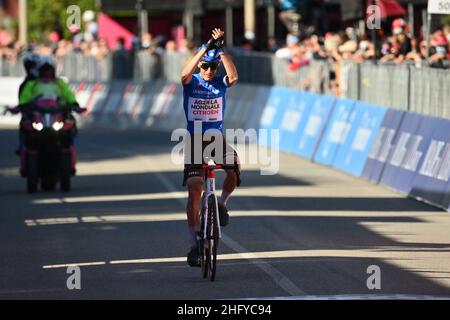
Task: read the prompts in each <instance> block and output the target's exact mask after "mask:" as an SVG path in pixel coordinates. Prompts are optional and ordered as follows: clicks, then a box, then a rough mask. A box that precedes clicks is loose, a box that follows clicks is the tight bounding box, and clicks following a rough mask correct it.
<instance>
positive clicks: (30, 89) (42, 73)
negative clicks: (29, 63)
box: [11, 56, 86, 174]
mask: <svg viewBox="0 0 450 320" xmlns="http://www.w3.org/2000/svg"><path fill="white" fill-rule="evenodd" d="M37 75H38V77H37V79H35V80H29V81H27V83H26V84H25V85H24V86H23V88H22V91H21V93H20V96H19V107H21V106H22V107H23V106H24V107H25V108H26V105H29V104H32V103H37V104H38V105H39V103H40V101H43V100H46V101H50V100H53V101H55V102H57V104H58V105H71V106H73V108H72V110H73V111H75V112H80V113H81V112H83V111H85V110H86V109H84V108H80V106H79V105H78V102H77V100H76V98H75V95H74V93H73V92H72V90H71V89H70V88H69V86H68V85H67V83H66V82H65V81H64V80H63V79H61V78H58V77H56V68H55V60H54V58H53V57H51V56H44V57H41V58H40V59H39V62H38V65H37ZM55 106H57V105H55ZM17 109H18V108H17ZM11 111H12V112H14V111H16V112H17V110H11ZM71 120H72V121H75V119H74V118H72V119H71ZM74 128H75V129H74V131H73V133H72V136H71V140H70V147H69V151H70V153H71V157H72V173H73V174H75V164H76V152H75V148H74V147H73V142H74V141H73V139H74V138H75V135H76V126H75V127H74ZM23 146H24V143H23V140H21V145H20V151H19V153H22V150H23Z"/></svg>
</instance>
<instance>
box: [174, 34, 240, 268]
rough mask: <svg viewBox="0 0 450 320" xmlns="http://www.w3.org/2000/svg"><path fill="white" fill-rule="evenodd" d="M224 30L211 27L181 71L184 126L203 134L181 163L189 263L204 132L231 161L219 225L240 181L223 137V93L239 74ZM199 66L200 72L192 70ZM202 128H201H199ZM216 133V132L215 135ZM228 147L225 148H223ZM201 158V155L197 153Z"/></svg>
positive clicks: (195, 255)
mask: <svg viewBox="0 0 450 320" xmlns="http://www.w3.org/2000/svg"><path fill="white" fill-rule="evenodd" d="M223 37H224V32H223V31H222V30H220V29H217V28H216V29H214V30H213V31H212V37H211V39H210V40H209V41H208V42H207V43H206V44H204V45H202V46H201V47H200V48H199V49H198V52H197V54H196V55H195V56H194V57H193V58H192V59H191V60H190V61H189V62H188V63H187V65H186V66H185V67H184V69H183V71H182V75H181V82H182V83H183V91H184V93H183V107H184V111H185V116H186V120H187V130H188V131H189V134H190V138H191V139H188V140H189V141H190V142H192V141H193V139H195V136H196V135H199V136H201V138H202V148H201V149H202V150H196V149H195V148H194V143H188V145H187V148H189V150H188V152H189V151H190V159H187V158H189V157H186V158H185V160H187V161H186V162H185V166H184V179H183V186H187V189H188V201H187V206H186V211H187V219H188V227H189V239H190V244H191V249H190V251H189V253H188V256H187V262H188V264H189V265H190V266H192V267H195V266H200V252H199V246H198V242H197V234H198V232H199V230H200V210H199V202H200V198H201V195H202V191H203V182H204V179H203V177H204V170H202V169H199V168H198V166H197V167H196V166H195V165H199V164H201V163H196V161H195V159H196V157H195V153H196V152H197V155H198V153H199V152H202V155H203V151H204V149H205V148H206V147H207V146H208V145H209V144H211V143H212V142H214V141H215V140H212V141H208V142H204V139H203V138H204V136H205V134H207V133H208V131H210V130H211V129H212V130H216V131H218V132H219V133H220V139H221V141H219V142H220V145H221V147H222V148H223V149H222V151H223V153H221V154H223V159H221V160H219V161H216V162H221V161H223V162H222V163H226V164H234V165H235V169H234V170H225V172H226V178H225V181H224V184H223V189H222V190H223V191H222V195H221V197H220V198H219V199H218V202H219V203H218V209H219V216H220V225H221V226H226V225H227V224H228V220H229V215H228V212H227V208H226V205H227V201H228V199H229V198H230V195H231V193H232V192H233V191H234V189H235V188H236V187H237V186H239V184H240V168H239V158H238V156H237V153H236V152H235V151H234V150H233V149H232V148H231V147H230V146H228V145H227V144H226V142H225V139H224V137H223V135H222V134H223V116H224V113H225V107H226V101H225V100H226V98H225V93H226V91H227V88H229V87H231V86H233V85H234V84H235V83H236V82H237V80H238V74H237V70H236V67H235V65H234V63H233V62H232V60H231V58H230V56H229V55H228V54H226V53H225V52H224V51H223V42H224V41H223ZM221 62H222V63H223V66H224V67H225V72H226V75H225V76H224V77H220V76H218V75H217V71H218V68H219V66H220V63H221ZM197 67H198V68H200V72H199V73H194V72H195V71H196V69H197ZM199 128H201V130H199ZM216 137H217V136H216ZM186 150H187V149H185V155H186ZM226 151H228V152H226ZM200 158H201V159H203V157H202V156H200Z"/></svg>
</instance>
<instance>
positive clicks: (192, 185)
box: [186, 177, 203, 247]
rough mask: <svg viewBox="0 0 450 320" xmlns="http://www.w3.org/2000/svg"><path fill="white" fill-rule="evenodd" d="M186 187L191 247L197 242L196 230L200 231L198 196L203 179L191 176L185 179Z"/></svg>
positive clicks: (201, 189)
mask: <svg viewBox="0 0 450 320" xmlns="http://www.w3.org/2000/svg"><path fill="white" fill-rule="evenodd" d="M186 185H187V188H188V201H187V205H186V212H187V219H188V226H189V239H190V242H191V247H193V246H195V245H196V244H197V232H198V231H200V198H201V197H202V191H203V179H202V178H201V177H192V178H189V179H188V180H187V181H186Z"/></svg>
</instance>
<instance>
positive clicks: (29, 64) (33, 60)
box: [23, 52, 40, 77]
mask: <svg viewBox="0 0 450 320" xmlns="http://www.w3.org/2000/svg"><path fill="white" fill-rule="evenodd" d="M39 61H40V58H39V56H38V55H37V54H36V53H33V52H26V53H25V54H24V56H23V67H24V68H25V71H26V73H27V76H32V77H37V75H38V71H37V69H38V65H39Z"/></svg>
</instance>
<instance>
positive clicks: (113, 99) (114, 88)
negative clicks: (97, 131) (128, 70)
mask: <svg viewBox="0 0 450 320" xmlns="http://www.w3.org/2000/svg"><path fill="white" fill-rule="evenodd" d="M125 87H126V83H124V82H119V81H116V82H113V83H111V87H110V91H109V94H108V97H107V99H106V101H105V104H104V105H103V108H102V110H101V111H100V113H102V114H103V115H115V114H117V112H118V110H119V108H120V104H121V102H122V99H123V96H124V94H125Z"/></svg>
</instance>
